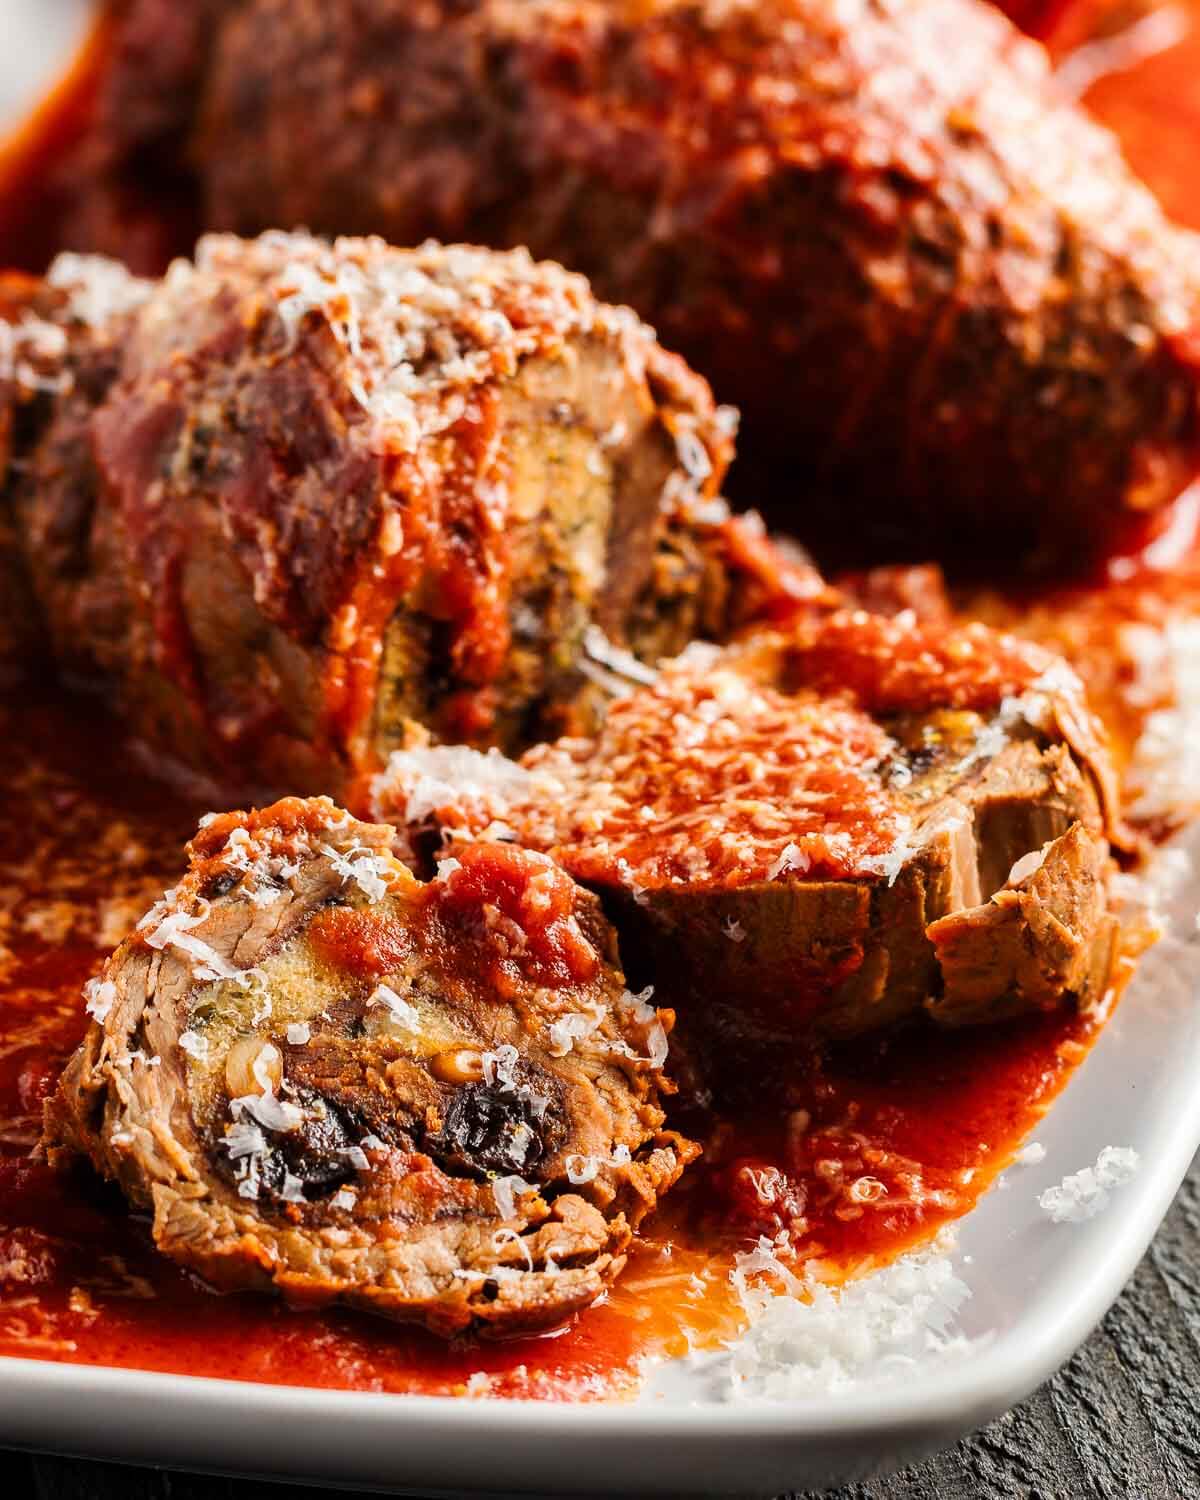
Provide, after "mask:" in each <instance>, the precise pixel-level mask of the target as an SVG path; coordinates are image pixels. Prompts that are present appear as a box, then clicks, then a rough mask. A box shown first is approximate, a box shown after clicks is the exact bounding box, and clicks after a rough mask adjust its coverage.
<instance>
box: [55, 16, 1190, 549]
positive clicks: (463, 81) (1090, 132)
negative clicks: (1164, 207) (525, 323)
mask: <svg viewBox="0 0 1200 1500" xmlns="http://www.w3.org/2000/svg"><path fill="white" fill-rule="evenodd" d="M127 9H128V10H129V11H130V12H131V18H130V19H129V21H128V26H129V28H130V31H131V32H132V33H133V34H134V35H135V36H141V37H142V38H143V40H144V39H145V38H146V37H148V36H149V35H151V34H152V33H153V32H154V31H155V29H156V28H157V29H158V31H159V32H161V33H163V34H167V35H175V34H176V33H177V32H178V31H179V27H178V24H177V23H175V22H168V21H166V20H163V19H162V16H161V12H162V11H163V7H162V5H161V0H141V3H138V4H134V5H132V6H129V7H127ZM156 13H160V15H159V20H157V21H156V20H155V14H156ZM214 16H215V17H219V18H214V19H213V20H212V22H211V24H210V25H209V26H208V27H207V28H203V27H201V28H198V29H197V32H196V35H195V37H194V39H193V44H192V45H190V46H188V45H185V44H184V43H183V42H182V41H181V42H180V45H179V46H175V47H171V48H165V49H164V52H163V56H164V61H163V62H162V63H161V64H159V63H156V60H155V58H154V56H153V53H152V51H149V50H147V49H146V48H142V49H141V51H139V50H138V49H137V48H133V49H132V50H131V49H128V48H127V49H126V50H125V53H124V54H118V62H117V65H116V66H115V67H114V69H113V72H112V75H111V77H110V81H109V87H108V90H107V96H106V97H107V100H108V105H107V110H106V112H105V113H104V114H103V115H102V123H101V125H100V127H99V131H98V133H99V136H100V137H101V139H102V141H103V142H104V143H105V144H106V152H107V157H106V160H107V161H108V167H107V168H106V170H107V172H108V173H109V175H110V177H114V178H115V179H116V180H118V181H119V180H120V179H121V174H122V170H123V169H124V171H125V176H126V177H127V178H130V177H134V176H136V170H135V168H136V167H138V166H140V167H142V168H143V169H144V166H145V162H146V160H147V152H148V151H150V152H151V153H153V152H154V151H157V152H158V153H159V154H160V155H161V154H162V153H164V152H165V153H166V155H167V156H168V157H169V159H170V160H171V161H172V162H173V163H174V165H175V169H176V172H178V171H179V170H180V169H181V168H182V167H184V166H186V167H187V168H188V169H190V170H191V171H193V172H194V175H195V184H196V197H197V203H198V208H197V211H198V213H199V215H200V217H201V219H202V220H203V222H204V223H205V224H207V225H208V226H210V227H215V228H229V229H235V230H239V231H242V232H250V231H254V230H259V229H262V228H265V227H267V226H268V225H269V224H271V223H282V224H292V223H305V224H309V225H311V226H314V227H315V228H317V229H322V230H326V231H329V232H357V233H362V232H375V233H382V234H384V235H386V236H388V237H389V238H391V239H393V240H395V241H396V242H398V243H417V242H419V241H420V239H421V238H422V237H423V236H424V235H426V234H437V235H439V236H441V237H443V238H470V239H477V240H479V241H481V242H486V243H489V244H525V245H528V246H530V247H531V248H532V250H533V252H534V253H535V254H537V255H545V256H551V257H553V258H554V259H556V260H560V261H562V262H563V263H564V264H566V265H569V266H571V267H573V268H575V269H578V270H580V271H582V272H584V273H585V274H587V275H589V276H591V277H592V278H593V281H594V283H595V285H596V287H597V288H598V290H599V292H600V294H601V295H602V296H605V297H607V298H610V299H611V300H613V301H618V302H627V303H629V304H631V305H632V306H633V307H634V308H636V309H637V311H638V312H639V313H640V314H641V315H642V316H644V317H646V318H647V319H648V320H649V321H650V322H652V323H653V324H654V326H655V327H656V328H657V329H658V331H659V333H660V334H661V336H662V337H663V339H664V341H665V342H666V343H668V344H669V345H670V346H671V347H673V348H678V349H679V350H680V351H681V352H682V353H683V354H684V355H685V356H686V357H687V358H688V359H689V360H690V361H691V362H692V363H693V364H694V365H695V366H696V368H697V369H699V370H700V371H701V372H702V373H703V374H705V375H706V376H707V377H708V378H709V379H710V380H711V381H712V382H713V385H714V387H715V389H716V391H717V394H718V396H719V397H720V399H722V400H727V401H730V402H733V403H735V404H736V405H737V406H738V407H740V408H741V410H742V412H743V415H744V419H745V428H744V442H743V453H744V455H746V456H748V457H750V458H751V459H752V460H753V461H754V462H753V466H752V468H751V470H750V473H751V474H753V475H755V476H757V477H761V479H762V481H763V493H764V494H766V495H770V496H771V497H772V503H773V505H774V509H775V517H776V518H777V519H778V520H779V521H780V523H781V524H783V525H785V526H786V527H787V528H788V529H790V530H792V531H794V532H795V533H797V534H798V535H800V536H801V537H802V538H803V539H804V540H805V542H806V543H810V544H815V543H818V542H819V543H821V544H823V545H824V546H825V547H826V549H827V550H830V551H836V552H837V553H839V554H841V555H843V556H844V555H847V554H849V555H854V554H856V553H857V554H859V555H863V554H867V555H869V554H872V553H873V554H875V555H880V554H882V555H884V556H887V557H890V558H895V557H900V556H910V557H916V558H925V557H928V556H935V557H938V558H939V559H942V560H943V561H946V562H951V563H955V564H956V565H958V566H959V567H962V566H971V565H973V566H974V567H976V568H979V567H983V568H985V569H988V570H995V569H997V568H998V567H1000V566H1002V565H1004V566H1012V565H1015V564H1017V563H1021V564H1024V565H1026V566H1048V565H1049V564H1051V563H1053V564H1055V565H1057V566H1059V567H1061V566H1063V565H1064V564H1070V565H1076V564H1078V563H1079V562H1080V561H1081V560H1082V557H1083V555H1084V554H1087V553H1093V554H1096V553H1101V552H1104V551H1106V550H1110V549H1112V548H1114V547H1118V546H1120V545H1122V543H1123V542H1124V541H1126V540H1127V539H1128V538H1129V536H1130V535H1131V534H1132V533H1135V532H1138V533H1140V532H1142V531H1144V530H1145V529H1146V528H1147V525H1148V523H1149V524H1150V525H1151V528H1152V522H1150V518H1151V517H1152V516H1153V514H1154V513H1155V512H1156V511H1158V510H1160V509H1161V508H1162V507H1163V506H1164V505H1165V503H1166V502H1167V501H1169V500H1170V499H1171V498H1172V497H1173V496H1174V495H1175V494H1176V493H1177V492H1178V491H1179V490H1180V489H1181V488H1182V487H1183V484H1184V482H1185V480H1186V479H1187V478H1188V477H1190V476H1191V474H1192V473H1193V472H1194V470H1195V468H1196V458H1197V369H1198V357H1200V356H1198V351H1200V346H1198V344H1197V338H1196V329H1197V317H1196V314H1197V288H1198V278H1200V254H1198V253H1197V244H1196V241H1195V239H1194V238H1193V237H1191V236H1190V235H1187V234H1186V233H1184V232H1183V231H1181V230H1178V229H1177V228H1175V227H1173V226H1172V225H1170V224H1169V223H1168V222H1167V221H1166V220H1165V218H1164V216H1163V214H1162V213H1161V211H1160V209H1159V208H1158V206H1157V204H1156V203H1155V202H1154V200H1153V198H1152V197H1151V195H1150V194H1149V193H1148V192H1147V191H1146V190H1145V189H1144V188H1143V187H1142V186H1141V185H1140V184H1139V183H1138V181H1137V180H1136V179H1135V178H1134V176H1133V174H1132V173H1131V171H1130V170H1129V168H1128V167H1127V165H1126V164H1125V162H1124V160H1123V158H1122V156H1121V154H1120V151H1119V148H1118V146H1117V144H1116V142H1115V140H1114V138H1113V137H1112V136H1111V135H1110V134H1109V133H1108V132H1107V131H1105V130H1104V129H1102V128H1101V127H1099V126H1098V125H1097V124H1096V123H1094V122H1093V121H1091V120H1090V119H1089V118H1088V117H1087V115H1086V114H1085V113H1084V112H1083V111H1082V110H1081V109H1080V108H1079V107H1078V106H1077V105H1076V104H1074V103H1073V102H1072V101H1070V100H1069V99H1067V98H1066V97H1065V96H1063V95H1062V94H1060V93H1059V91H1058V89H1057V86H1056V85H1055V83H1054V81H1053V79H1052V78H1051V76H1050V73H1049V68H1048V65H1047V61H1046V57H1045V55H1044V53H1043V51H1042V49H1041V48H1040V46H1039V45H1038V44H1037V43H1035V42H1032V41H1030V40H1028V39H1026V38H1023V37H1022V36H1021V34H1020V33H1019V32H1018V31H1016V30H1015V29H1014V27H1013V26H1012V25H1011V24H1010V23H1009V22H1008V21H1007V20H1006V19H1005V18H1004V17H1003V16H1002V15H1001V14H999V13H998V12H997V11H996V10H995V9H993V7H991V6H990V5H986V4H983V3H980V0H900V3H895V4H893V3H883V0H851V3H849V4H834V3H833V0H651V3H643V0H424V3H422V4H419V5H414V4H409V3H402V0H319V3H318V0H244V3H239V4H234V5H228V6H223V7H218V9H217V12H214ZM122 58H124V59H126V60H125V61H124V62H123V61H122ZM156 80H157V83H158V85H159V88H158V92H157V93H155V83H156ZM181 80H186V82H181ZM147 96H152V97H153V99H154V100H156V101H157V106H158V107H157V108H148V107H146V99H147ZM167 103H169V104H170V106H171V107H170V108H167V107H166V105H167ZM94 187H95V191H96V192H97V193H98V194H100V195H101V196H103V195H104V193H105V192H106V191H108V188H107V186H106V179H105V177H104V174H103V172H100V173H98V175H97V177H96V180H95V183H94ZM78 233H79V234H80V235H81V236H84V237H86V236H87V234H88V233H89V231H88V229H87V227H86V226H84V225H81V226H80V227H79V229H78ZM829 496H835V497H836V504H831V503H828V499H827V497H829ZM756 500H761V497H760V496H756Z"/></svg>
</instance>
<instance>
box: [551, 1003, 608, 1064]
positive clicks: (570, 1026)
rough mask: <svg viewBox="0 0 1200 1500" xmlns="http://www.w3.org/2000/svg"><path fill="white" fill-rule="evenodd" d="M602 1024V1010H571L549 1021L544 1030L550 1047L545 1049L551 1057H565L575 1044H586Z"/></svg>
mask: <svg viewBox="0 0 1200 1500" xmlns="http://www.w3.org/2000/svg"><path fill="white" fill-rule="evenodd" d="M603 1023H604V1008H603V1007H602V1006H597V1007H596V1009H595V1010H594V1011H590V1012H589V1011H582V1010H572V1011H568V1012H567V1013H566V1015H563V1016H559V1017H558V1019H557V1020H556V1021H551V1023H550V1025H549V1026H548V1027H547V1028H546V1034H547V1036H548V1037H549V1038H550V1045H549V1046H548V1047H547V1048H546V1050H547V1052H549V1054H550V1056H551V1057H566V1055H567V1053H568V1052H570V1051H571V1050H572V1049H573V1048H574V1046H575V1044H576V1042H586V1041H587V1039H588V1037H590V1036H592V1035H593V1034H594V1033H595V1032H596V1030H597V1029H598V1028H599V1027H600V1026H601V1025H603Z"/></svg>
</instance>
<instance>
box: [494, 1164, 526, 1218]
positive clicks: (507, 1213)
mask: <svg viewBox="0 0 1200 1500" xmlns="http://www.w3.org/2000/svg"><path fill="white" fill-rule="evenodd" d="M534 1191H535V1186H534V1184H533V1183H532V1182H526V1181H525V1179H524V1178H523V1177H518V1176H516V1174H515V1173H514V1174H512V1175H511V1176H508V1177H494V1178H493V1179H492V1196H493V1198H495V1200H496V1211H497V1212H498V1213H499V1215H500V1217H501V1218H502V1219H512V1218H515V1217H516V1213H517V1201H518V1199H520V1198H522V1197H524V1195H525V1194H526V1193H531V1192H534Z"/></svg>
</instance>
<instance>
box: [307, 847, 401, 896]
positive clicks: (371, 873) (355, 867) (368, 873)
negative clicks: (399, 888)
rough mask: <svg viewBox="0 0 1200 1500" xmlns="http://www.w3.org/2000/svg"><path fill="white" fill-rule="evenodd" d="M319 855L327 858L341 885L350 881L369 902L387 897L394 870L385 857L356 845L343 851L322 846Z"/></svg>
mask: <svg viewBox="0 0 1200 1500" xmlns="http://www.w3.org/2000/svg"><path fill="white" fill-rule="evenodd" d="M321 853H322V854H324V855H326V856H327V857H328V859H329V863H330V864H331V865H332V866H333V869H334V870H335V871H336V872H337V874H339V875H340V876H341V877H342V884H343V885H344V884H345V883H346V882H347V881H348V880H352V881H353V882H354V883H355V885H357V886H358V888H359V890H360V891H361V892H362V893H363V895H364V896H366V897H367V898H368V899H369V900H371V901H382V900H383V898H384V896H386V895H387V892H388V886H389V884H390V883H391V881H392V879H393V878H394V875H395V869H394V867H393V865H392V862H391V861H390V860H389V859H388V858H387V857H386V856H385V855H382V854H379V853H377V852H376V851H375V850H374V849H367V848H365V847H364V846H363V845H362V844H358V843H354V844H351V846H350V848H349V849H345V850H337V849H335V848H334V847H333V846H332V845H331V844H322V845H321Z"/></svg>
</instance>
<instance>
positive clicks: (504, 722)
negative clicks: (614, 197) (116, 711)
mask: <svg viewBox="0 0 1200 1500" xmlns="http://www.w3.org/2000/svg"><path fill="white" fill-rule="evenodd" d="M4 326H5V327H6V331H7V332H8V333H9V335H10V337H12V338H13V339H15V340H17V341H18V343H20V344H21V346H22V347H24V346H25V345H27V344H29V343H30V342H31V340H34V339H36V338H40V339H41V340H42V343H43V344H44V345H46V346H47V347H49V345H50V344H53V345H54V347H55V348H56V349H57V350H58V351H59V355H60V359H59V364H58V366H57V368H54V369H51V370H50V371H49V372H48V373H47V374H46V376H45V378H44V380H45V384H46V385H47V386H48V387H53V389H45V390H43V389H38V390H34V391H26V390H24V389H16V388H15V387H11V386H10V401H9V403H8V404H9V406H10V407H12V406H13V405H14V403H15V414H16V420H17V421H18V422H19V424H20V427H21V435H20V437H19V440H18V441H17V443H16V452H17V456H18V457H19V460H20V461H19V463H14V464H12V465H11V466H10V473H9V479H8V484H7V486H6V487H5V491H4V493H5V497H6V498H5V502H4V503H5V505H6V506H7V507H8V513H9V514H11V515H13V516H14V517H15V520H16V523H17V526H18V529H19V530H20V532H21V534H22V536H23V538H24V547H25V553H26V557H27V561H28V565H29V571H30V574H31V578H32V583H33V588H34V591H35V593H36V595H37V598H38V600H39V601H40V604H41V608H42V613H43V615H44V618H45V621H46V628H47V630H48V632H49V636H50V638H51V641H52V645H53V649H54V652H55V654H56V656H57V657H58V659H59V661H60V662H61V663H63V665H64V667H65V668H66V670H67V671H68V672H69V673H70V674H71V675H73V676H75V677H79V678H85V679H91V680H98V681H100V682H101V683H104V684H108V685H110V686H115V688H116V690H117V693H118V696H119V698H120V700H121V703H122V706H123V708H124V710H125V712H126V714H127V716H128V717H129V719H130V720H131V721H132V723H133V725H134V726H135V728H137V729H138V730H139V731H140V732H141V733H142V734H143V736H144V737H145V738H147V739H149V740H151V741H153V742H154V743H156V744H160V745H164V746H166V747H167V748H168V749H169V750H171V751H173V752H174V753H175V754H176V755H177V756H180V757H182V758H183V759H184V760H186V761H189V762H192V763H197V762H198V763H200V764H201V765H206V766H208V767H211V768H215V769H217V770H218V771H219V772H222V773H224V774H225V776H226V777H227V778H229V779H232V780H234V781H240V782H242V783H244V784H248V785H250V786H255V787H272V786H274V787H278V788H279V789H280V790H288V791H320V792H334V791H337V790H339V788H340V787H341V786H342V785H343V784H344V783H345V782H347V781H348V780H350V779H351V778H352V777H353V776H354V775H355V774H356V773H358V772H359V771H361V770H362V769H364V768H369V767H370V766H371V765H372V764H373V763H374V764H377V763H378V758H379V756H380V755H381V754H382V753H385V752H386V751H387V750H388V749H390V748H393V747H395V746H396V745H399V744H402V743H403V742H404V736H405V734H406V732H407V728H408V726H409V725H410V724H412V723H417V724H420V725H423V726H426V727H428V728H430V729H432V730H433V731H434V732H435V734H437V735H438V736H439V737H441V738H446V739H452V740H461V741H467V742H476V743H500V744H502V745H506V746H509V747H512V746H520V745H522V744H525V743H528V742H529V741H530V740H531V739H533V738H535V737H537V736H538V735H541V734H544V733H546V732H547V730H548V729H553V728H555V726H557V729H558V730H559V731H561V730H562V729H563V728H564V727H566V726H567V725H569V724H570V723H571V722H573V716H574V713H575V710H577V709H581V708H582V707H583V706H584V704H585V701H586V699H585V697H583V696H581V694H582V693H583V690H584V689H588V690H589V691H590V686H589V683H588V679H587V676H586V672H587V670H588V669H589V657H590V656H593V655H595V649H598V650H599V651H600V652H603V651H604V650H605V649H606V645H605V643H606V642H608V643H611V644H612V645H614V646H616V647H618V648H624V647H632V648H634V649H635V650H638V649H643V648H644V649H647V650H649V651H650V652H651V653H652V654H657V653H659V652H667V653H672V652H675V651H677V650H679V649H680V648H681V647H682V646H683V644H684V643H685V642H686V641H687V640H688V639H689V638H690V637H691V636H692V635H694V634H695V633H697V631H703V630H704V629H705V628H706V626H707V627H710V628H714V629H716V630H717V631H718V632H720V631H722V630H723V629H724V628H725V621H726V620H728V621H730V622H732V621H733V620H734V619H735V618H737V617H739V615H740V613H742V612H744V609H745V608H747V607H749V608H750V609H751V610H752V611H758V610H761V609H764V608H766V609H768V611H769V608H770V599H771V597H772V596H773V595H775V594H778V595H779V596H780V597H782V596H785V595H787V594H788V593H789V592H795V591H799V592H800V593H803V592H805V591H806V590H808V589H816V590H818V591H819V590H820V588H821V585H820V583H819V580H817V579H816V576H815V574H812V573H811V572H810V571H806V570H804V569H803V568H799V567H794V566H791V565H783V564H778V565H776V564H775V563H770V562H769V559H768V562H766V563H764V558H768V554H769V551H770V549H769V547H768V546H767V544H766V543H765V542H764V540H763V539H762V538H761V537H755V536H754V535H753V534H752V533H751V532H750V531H749V530H748V529H747V523H745V522H742V521H737V520H733V519H731V518H729V516H728V512H727V510H726V509H725V508H724V506H723V504H722V503H721V502H719V500H717V499H716V489H717V487H718V485H719V483H720V479H721V476H722V474H723V473H724V470H725V467H726V464H727V462H728V459H729V456H730V453H731V449H732V437H731V434H732V423H731V419H730V414H729V413H727V412H723V411H719V410H717V409H716V408H714V406H713V404H712V400H711V398H710V394H709V391H708V387H707V386H706V385H705V384H704V382H703V381H702V380H700V379H699V378H698V377H696V376H694V375H693V374H692V373H691V372H690V371H689V370H688V369H687V367H686V366H685V365H684V364H683V363H682V362H681V361H680V360H678V359H676V358H675V357H674V356H672V355H669V354H667V353H666V352H665V351H664V350H662V349H661V348H660V347H659V345H658V344H657V342H656V341H655V339H654V336H653V333H652V332H651V330H650V329H648V328H646V327H645V326H644V325H643V324H642V323H640V322H639V321H638V320H637V319H636V318H635V317H634V316H633V314H631V313H630V312H629V311H628V310H626V309H619V308H612V307H606V306H604V305H602V304H600V303H598V302H596V301H595V299H594V298H593V297H592V296H591V294H590V292H589V290H588V286H587V283H586V282H585V281H584V280H583V279H582V278H581V277H579V276H575V275H569V274H568V273H566V272H565V271H563V270H562V269H561V268H560V267H558V266H554V265H539V264H535V263H534V262H533V261H531V260H530V259H529V257H528V256H527V255H526V254H524V253H523V252H512V253H498V252H490V251H485V250H477V249H471V248H466V247H462V246H458V247H453V246H451V247H443V246H438V245H432V244H429V245H425V246H424V247H422V248H421V249H419V250H412V251H404V250H394V249H391V248H389V247H387V246H386V245H384V244H383V243H382V242H381V241H379V240H339V241H337V242H336V243H334V244H332V245H330V244H327V243H325V242H323V241H320V240H316V239H313V238H311V237H310V236H308V235H304V234H296V235H285V234H277V233H271V234H266V235H263V236H262V237H261V238H259V239H257V240H253V241H244V240H238V239H234V238H232V237H215V238H209V239H206V240H204V241H202V242H201V244H200V246H199V248H198V251H197V255H196V259H195V261H194V262H187V261H179V262H176V263H175V264H174V265H173V266H172V268H171V270H170V271H169V273H168V274H167V276H166V277H165V278H164V279H163V280H162V281H160V282H150V281H145V280H139V279H136V278H133V277H130V276H128V275H126V274H125V273H124V272H123V271H122V270H121V269H120V268H119V267H117V266H116V265H114V264H112V263H109V262H104V261H96V260H94V259H89V258H81V257H78V256H64V257H61V258H60V259H59V260H58V261H57V262H56V263H55V265H54V266H53V267H52V268H51V271H50V274H49V278H48V281H47V283H46V284H45V285H43V286H41V287H40V288H39V290H38V292H37V296H36V308H35V310H34V312H32V313H30V314H28V315H23V316H22V318H21V319H19V320H17V321H15V322H13V323H10V324H8V325H4ZM743 533H744V534H743ZM593 647H595V649H593Z"/></svg>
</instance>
